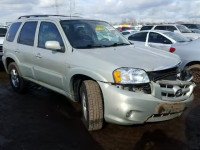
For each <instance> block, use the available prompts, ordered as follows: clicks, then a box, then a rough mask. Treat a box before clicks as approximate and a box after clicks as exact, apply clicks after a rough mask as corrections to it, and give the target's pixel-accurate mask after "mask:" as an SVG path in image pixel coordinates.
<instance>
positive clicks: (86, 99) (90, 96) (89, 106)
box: [80, 80, 103, 131]
mask: <svg viewBox="0 0 200 150" xmlns="http://www.w3.org/2000/svg"><path fill="white" fill-rule="evenodd" d="M80 97H81V104H82V120H83V123H84V125H85V127H86V128H87V130H89V131H94V130H99V129H101V128H102V126H103V101H102V94H101V90H100V87H99V85H98V83H97V82H95V81H93V80H86V81H83V83H82V85H81V88H80Z"/></svg>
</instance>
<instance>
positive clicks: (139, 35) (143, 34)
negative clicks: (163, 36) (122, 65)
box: [128, 32, 147, 42]
mask: <svg viewBox="0 0 200 150" xmlns="http://www.w3.org/2000/svg"><path fill="white" fill-rule="evenodd" d="M146 37H147V32H140V33H135V34H133V35H131V36H130V37H129V38H128V39H129V40H133V41H139V42H146Z"/></svg>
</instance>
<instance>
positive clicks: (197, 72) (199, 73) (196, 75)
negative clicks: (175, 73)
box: [187, 64, 200, 85]
mask: <svg viewBox="0 0 200 150" xmlns="http://www.w3.org/2000/svg"><path fill="white" fill-rule="evenodd" d="M187 69H188V70H190V71H192V75H193V81H194V82H195V83H196V84H198V85H199V84H200V65H199V64H196V65H192V66H189V67H188V68H187Z"/></svg>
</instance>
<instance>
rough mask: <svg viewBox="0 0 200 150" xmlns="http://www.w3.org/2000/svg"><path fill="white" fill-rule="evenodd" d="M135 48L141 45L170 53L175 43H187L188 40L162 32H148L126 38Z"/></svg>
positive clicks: (178, 35) (175, 34)
mask: <svg viewBox="0 0 200 150" xmlns="http://www.w3.org/2000/svg"><path fill="white" fill-rule="evenodd" d="M127 38H128V40H129V41H131V42H132V43H134V44H135V45H136V46H138V45H142V46H147V47H153V48H157V49H162V50H165V51H168V52H169V51H170V48H171V47H172V45H173V44H175V43H177V42H178V43H183V42H189V41H190V40H189V39H187V38H185V37H183V36H181V35H180V34H177V33H174V32H170V31H164V30H148V31H140V32H137V33H134V34H132V35H130V36H129V37H127Z"/></svg>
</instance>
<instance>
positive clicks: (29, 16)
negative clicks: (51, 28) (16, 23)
mask: <svg viewBox="0 0 200 150" xmlns="http://www.w3.org/2000/svg"><path fill="white" fill-rule="evenodd" d="M50 16H53V17H80V16H65V15H25V16H20V17H19V18H18V19H22V18H31V17H50Z"/></svg>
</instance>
